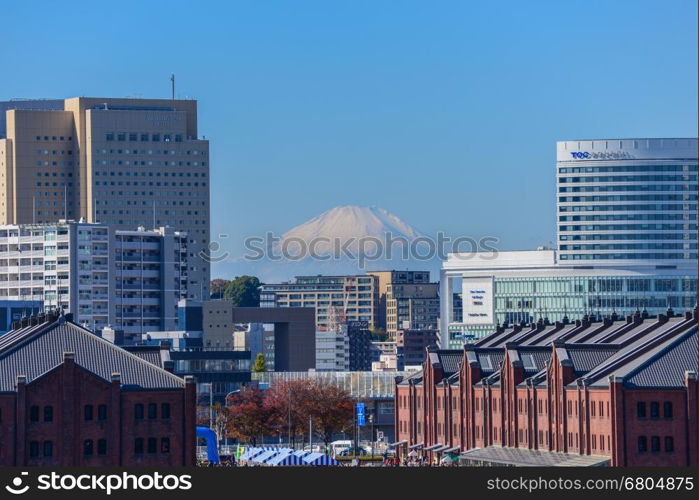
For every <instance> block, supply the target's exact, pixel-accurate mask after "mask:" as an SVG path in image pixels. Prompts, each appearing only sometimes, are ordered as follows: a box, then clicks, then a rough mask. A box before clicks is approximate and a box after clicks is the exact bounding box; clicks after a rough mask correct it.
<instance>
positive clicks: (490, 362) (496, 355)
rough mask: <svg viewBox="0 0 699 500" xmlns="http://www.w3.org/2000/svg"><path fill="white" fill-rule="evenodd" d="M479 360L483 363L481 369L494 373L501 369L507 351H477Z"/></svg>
mask: <svg viewBox="0 0 699 500" xmlns="http://www.w3.org/2000/svg"><path fill="white" fill-rule="evenodd" d="M476 354H477V356H478V362H479V363H480V365H481V371H483V372H484V373H492V372H494V371H497V370H499V369H500V365H501V364H502V360H503V359H505V352H504V351H503V350H502V349H498V350H490V349H488V350H487V351H485V350H484V351H481V350H478V351H476Z"/></svg>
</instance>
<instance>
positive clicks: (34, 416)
mask: <svg viewBox="0 0 699 500" xmlns="http://www.w3.org/2000/svg"><path fill="white" fill-rule="evenodd" d="M29 421H30V422H38V421H39V407H38V406H32V407H31V408H29Z"/></svg>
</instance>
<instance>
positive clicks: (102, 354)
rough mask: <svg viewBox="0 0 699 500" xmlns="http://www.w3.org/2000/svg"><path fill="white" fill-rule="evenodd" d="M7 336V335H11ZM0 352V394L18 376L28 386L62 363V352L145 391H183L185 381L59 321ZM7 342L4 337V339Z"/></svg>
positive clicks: (19, 338) (97, 372)
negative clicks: (24, 380)
mask: <svg viewBox="0 0 699 500" xmlns="http://www.w3.org/2000/svg"><path fill="white" fill-rule="evenodd" d="M12 333H13V332H10V333H8V334H7V335H10V334H12ZM14 333H16V332H14ZM13 339H14V341H13V342H12V344H11V345H8V344H4V348H2V351H0V391H14V390H15V384H16V381H17V375H26V376H27V383H31V381H32V380H34V379H36V378H38V377H40V376H42V375H44V374H45V373H47V372H49V371H51V370H52V369H53V368H55V367H57V366H58V365H60V364H61V363H63V353H64V352H66V351H71V352H74V353H75V363H76V364H77V365H79V366H81V367H82V368H84V369H86V370H88V371H90V372H92V373H94V374H95V375H97V376H98V377H101V378H103V379H105V380H107V381H108V380H110V379H111V374H112V373H113V372H118V373H120V374H121V384H122V386H131V387H133V388H144V389H180V388H182V387H183V386H184V381H183V380H182V379H181V378H179V377H176V376H175V375H172V374H171V373H168V372H166V371H165V370H163V369H162V368H158V367H157V366H154V365H152V364H151V363H149V362H147V361H144V360H143V359H141V358H139V357H138V356H134V355H133V354H131V353H129V352H127V351H125V350H124V349H121V348H119V347H117V346H115V345H114V344H112V343H110V342H107V341H106V340H104V339H102V338H100V337H98V336H96V335H95V334H93V333H92V332H90V331H89V330H86V329H84V328H82V327H80V326H78V325H76V324H74V323H70V322H65V321H62V320H61V321H56V322H53V323H51V324H48V325H47V324H44V325H41V328H38V329H37V328H35V329H32V330H31V331H29V332H25V333H24V334H23V335H19V336H18V335H14V336H13ZM3 340H4V337H3Z"/></svg>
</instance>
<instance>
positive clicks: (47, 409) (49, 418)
mask: <svg viewBox="0 0 699 500" xmlns="http://www.w3.org/2000/svg"><path fill="white" fill-rule="evenodd" d="M44 422H53V406H44Z"/></svg>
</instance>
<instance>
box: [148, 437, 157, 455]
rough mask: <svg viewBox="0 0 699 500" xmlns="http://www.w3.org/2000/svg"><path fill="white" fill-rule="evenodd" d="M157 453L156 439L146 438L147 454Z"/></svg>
mask: <svg viewBox="0 0 699 500" xmlns="http://www.w3.org/2000/svg"><path fill="white" fill-rule="evenodd" d="M157 451H158V439H157V438H148V453H157Z"/></svg>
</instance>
